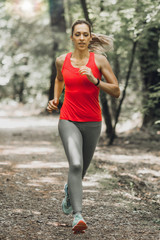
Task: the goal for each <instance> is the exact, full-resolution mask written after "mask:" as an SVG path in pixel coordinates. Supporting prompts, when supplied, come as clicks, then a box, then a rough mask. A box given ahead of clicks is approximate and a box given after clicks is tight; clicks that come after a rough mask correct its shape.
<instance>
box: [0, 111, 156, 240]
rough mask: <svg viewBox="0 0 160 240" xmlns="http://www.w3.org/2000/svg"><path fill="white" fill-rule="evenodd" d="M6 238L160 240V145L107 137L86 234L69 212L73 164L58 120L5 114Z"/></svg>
mask: <svg viewBox="0 0 160 240" xmlns="http://www.w3.org/2000/svg"><path fill="white" fill-rule="evenodd" d="M0 115H1V118H0V209H1V214H0V240H21V239H23V240H53V239H55V240H61V239H62V240H67V239H68V240H72V239H78V240H80V239H89V240H101V239H105V240H160V144H159V143H160V139H159V135H158V134H159V132H157V134H155V135H151V134H149V133H147V132H144V131H140V130H135V131H133V132H131V133H123V134H120V135H119V136H118V138H116V140H115V142H114V145H113V146H107V140H106V137H105V134H104V130H103V132H102V135H101V138H100V141H99V144H98V146H97V148H96V151H95V154H94V158H93V161H92V163H91V165H90V168H89V170H88V173H87V175H86V177H85V179H84V181H83V190H84V191H83V192H84V193H83V217H84V219H85V220H86V222H87V225H88V229H87V230H86V233H85V234H81V235H74V234H73V233H72V221H73V217H72V215H69V216H66V215H64V214H63V213H62V210H61V202H62V199H63V197H64V190H63V188H64V184H65V183H66V180H67V172H68V163H67V160H66V157H65V153H64V150H63V147H62V144H61V141H60V138H59V135H58V130H57V123H58V115H39V114H38V112H36V114H34V115H33V114H31V113H30V112H29V111H28V112H27V113H25V112H23V111H22V108H19V109H16V110H11V109H9V108H8V109H5V111H0Z"/></svg>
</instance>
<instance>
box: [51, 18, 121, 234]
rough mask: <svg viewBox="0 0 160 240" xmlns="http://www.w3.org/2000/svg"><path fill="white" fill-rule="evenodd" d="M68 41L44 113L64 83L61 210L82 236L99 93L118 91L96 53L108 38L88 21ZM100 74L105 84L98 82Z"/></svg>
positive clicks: (55, 103)
mask: <svg viewBox="0 0 160 240" xmlns="http://www.w3.org/2000/svg"><path fill="white" fill-rule="evenodd" d="M71 40H72V41H73V44H74V51H73V52H69V53H67V54H64V55H61V56H59V57H58V58H57V59H56V68H57V76H56V79H55V88H54V99H53V100H51V101H49V103H48V107H47V110H48V111H49V112H52V111H53V110H57V108H58V104H59V98H60V95H61V93H62V90H63V88H64V84H65V96H64V102H63V105H62V108H61V111H60V120H59V124H58V129H59V134H60V137H61V140H62V143H63V146H64V150H65V153H66V156H67V159H68V162H69V173H68V182H67V184H66V185H65V198H64V199H63V202H62V210H63V212H64V213H65V214H70V213H73V217H74V219H73V224H72V227H73V228H72V230H73V232H74V233H83V232H84V230H85V229H87V224H86V222H85V220H84V219H83V217H82V179H83V178H84V176H85V174H86V171H87V169H88V167H89V165H90V162H91V159H92V157H93V154H94V151H95V148H96V144H97V142H98V139H99V136H100V132H101V123H102V115H101V108H100V105H99V91H100V89H102V90H103V91H105V92H106V93H108V94H110V95H111V96H114V97H116V98H118V97H119V95H120V90H119V86H118V81H117V79H116V77H115V75H114V73H113V71H112V69H111V66H110V64H109V62H108V60H107V58H106V57H105V56H104V55H102V54H97V52H102V51H105V47H107V48H109V47H110V46H111V39H110V38H109V37H108V36H105V35H101V34H99V35H96V34H94V33H91V26H90V24H89V23H88V22H87V21H85V20H77V21H76V22H74V24H73V25H72V34H71ZM102 75H103V76H104V78H105V80H106V81H105V82H104V81H101V76H102Z"/></svg>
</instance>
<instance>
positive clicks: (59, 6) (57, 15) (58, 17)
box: [49, 0, 66, 100]
mask: <svg viewBox="0 0 160 240" xmlns="http://www.w3.org/2000/svg"><path fill="white" fill-rule="evenodd" d="M49 7H50V17H51V27H52V30H53V40H54V42H53V62H52V69H51V78H50V89H49V100H51V99H53V98H54V83H55V78H56V66H55V60H56V52H57V51H58V50H59V51H60V49H59V46H60V43H61V44H62V42H63V44H62V45H63V46H65V43H64V42H65V38H66V22H65V18H64V5H63V0H58V1H56V0H49ZM64 48H65V47H64Z"/></svg>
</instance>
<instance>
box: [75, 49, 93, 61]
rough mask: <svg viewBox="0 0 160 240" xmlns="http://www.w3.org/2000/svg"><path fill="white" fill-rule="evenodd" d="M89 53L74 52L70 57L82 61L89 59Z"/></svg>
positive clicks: (86, 51)
mask: <svg viewBox="0 0 160 240" xmlns="http://www.w3.org/2000/svg"><path fill="white" fill-rule="evenodd" d="M89 54H90V53H89V51H88V49H87V50H85V51H79V50H76V49H75V50H74V51H73V53H72V57H73V58H76V59H78V60H81V59H84V58H89Z"/></svg>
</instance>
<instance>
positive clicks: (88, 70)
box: [79, 66, 97, 84]
mask: <svg viewBox="0 0 160 240" xmlns="http://www.w3.org/2000/svg"><path fill="white" fill-rule="evenodd" d="M79 73H80V74H81V75H86V76H87V78H88V80H89V81H90V82H92V83H93V84H96V83H97V79H96V78H95V77H94V76H93V73H92V70H91V68H89V67H86V66H83V67H81V68H80V69H79Z"/></svg>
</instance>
